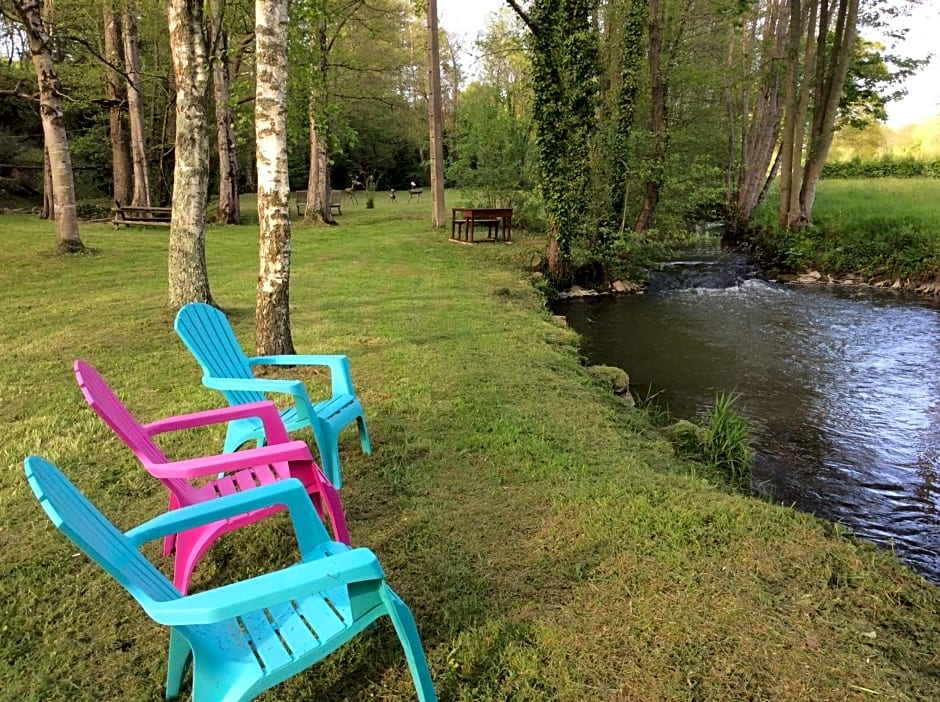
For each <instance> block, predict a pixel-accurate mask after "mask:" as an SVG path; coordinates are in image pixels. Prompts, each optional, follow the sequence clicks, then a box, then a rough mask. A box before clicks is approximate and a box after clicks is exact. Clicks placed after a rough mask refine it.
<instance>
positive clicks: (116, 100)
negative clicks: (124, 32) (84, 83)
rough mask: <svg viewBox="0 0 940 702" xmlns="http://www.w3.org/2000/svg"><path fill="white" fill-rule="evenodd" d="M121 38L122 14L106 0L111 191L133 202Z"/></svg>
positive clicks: (126, 200) (106, 71)
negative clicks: (121, 71)
mask: <svg viewBox="0 0 940 702" xmlns="http://www.w3.org/2000/svg"><path fill="white" fill-rule="evenodd" d="M121 41H122V40H121V16H120V15H119V14H118V13H117V12H116V11H115V9H114V6H113V4H111V3H110V2H106V3H105V6H104V53H105V58H106V59H107V60H108V63H110V64H111V66H114V67H115V68H111V66H106V67H105V91H106V95H107V98H108V132H109V138H110V140H111V177H112V181H113V189H112V192H113V196H114V199H115V200H116V201H117V202H120V203H121V204H122V205H127V204H129V203H130V201H131V193H132V191H133V187H134V180H133V171H132V168H133V166H132V165H131V152H130V145H129V144H128V134H127V124H126V122H125V119H124V113H125V111H126V110H127V90H126V88H125V85H124V78H123V76H122V75H121V74H120V73H119V72H118V70H117V69H123V67H124V52H123V51H122V44H121Z"/></svg>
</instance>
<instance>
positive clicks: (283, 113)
mask: <svg viewBox="0 0 940 702" xmlns="http://www.w3.org/2000/svg"><path fill="white" fill-rule="evenodd" d="M255 42H256V43H255V65H256V75H257V77H256V81H255V141H256V161H257V164H258V224H259V228H260V243H259V247H258V248H259V259H260V270H259V273H258V288H257V296H256V303H255V345H256V347H257V351H258V353H259V354H260V355H270V354H292V353H294V343H293V341H292V340H291V329H290V304H289V302H290V301H289V295H288V292H289V287H290V234H291V231H290V203H289V202H288V198H289V197H290V182H289V180H288V173H287V0H255Z"/></svg>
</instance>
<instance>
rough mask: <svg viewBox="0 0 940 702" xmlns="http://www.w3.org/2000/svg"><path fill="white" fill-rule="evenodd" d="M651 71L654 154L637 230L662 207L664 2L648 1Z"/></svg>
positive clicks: (647, 224) (663, 164)
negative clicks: (660, 197)
mask: <svg viewBox="0 0 940 702" xmlns="http://www.w3.org/2000/svg"><path fill="white" fill-rule="evenodd" d="M648 11H649V32H648V35H649V51H648V53H647V56H648V57H649V71H650V131H651V132H652V135H653V153H652V156H651V158H650V164H649V169H648V170H649V172H648V174H647V177H646V184H645V186H644V193H643V206H642V208H641V209H640V215H639V217H637V220H636V224H635V225H634V227H633V228H634V230H636V231H638V232H643V231H646V230H647V229H649V227H650V225H651V224H652V222H653V215H654V214H655V212H656V207H657V206H658V205H659V192H660V188H661V187H662V182H663V175H664V174H663V169H664V166H665V163H664V162H665V160H666V146H667V139H668V133H667V131H666V79H665V77H664V76H663V67H662V58H663V35H664V33H665V31H666V14H665V12H666V11H665V7H664V5H663V2H662V0H649V2H648Z"/></svg>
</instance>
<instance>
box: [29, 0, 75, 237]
mask: <svg viewBox="0 0 940 702" xmlns="http://www.w3.org/2000/svg"><path fill="white" fill-rule="evenodd" d="M13 7H14V9H15V10H16V13H17V15H18V16H19V18H20V20H21V21H22V22H23V28H24V29H25V31H26V37H27V40H28V41H29V52H30V55H31V58H32V60H33V68H34V69H35V71H36V83H37V85H38V86H39V114H40V117H41V118H42V132H43V137H44V138H45V147H46V151H47V152H48V155H49V171H50V174H51V176H52V200H53V212H54V217H55V230H56V253H80V252H83V251H85V245H84V243H82V240H81V237H80V236H79V234H78V218H77V217H76V214H75V183H74V180H73V177H72V158H71V156H70V155H69V138H68V134H67V132H66V130H65V113H64V110H63V108H62V95H63V91H62V85H61V84H60V83H59V76H58V74H57V73H56V70H55V64H54V63H53V60H52V37H50V36H49V34H48V32H47V31H46V28H45V27H44V26H43V21H42V13H41V8H40V4H39V0H14V2H13Z"/></svg>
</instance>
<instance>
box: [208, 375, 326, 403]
mask: <svg viewBox="0 0 940 702" xmlns="http://www.w3.org/2000/svg"><path fill="white" fill-rule="evenodd" d="M202 384H203V385H205V386H206V387H207V388H210V389H212V390H222V391H225V390H241V391H243V392H279V393H283V394H285V395H292V396H293V397H294V400H295V401H298V400H299V401H300V402H301V404H306V405H310V404H311V402H310V398H309V397H307V391H306V390H305V389H304V384H303V383H301V382H300V381H299V380H277V379H274V378H213V377H206V376H203V378H202Z"/></svg>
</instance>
